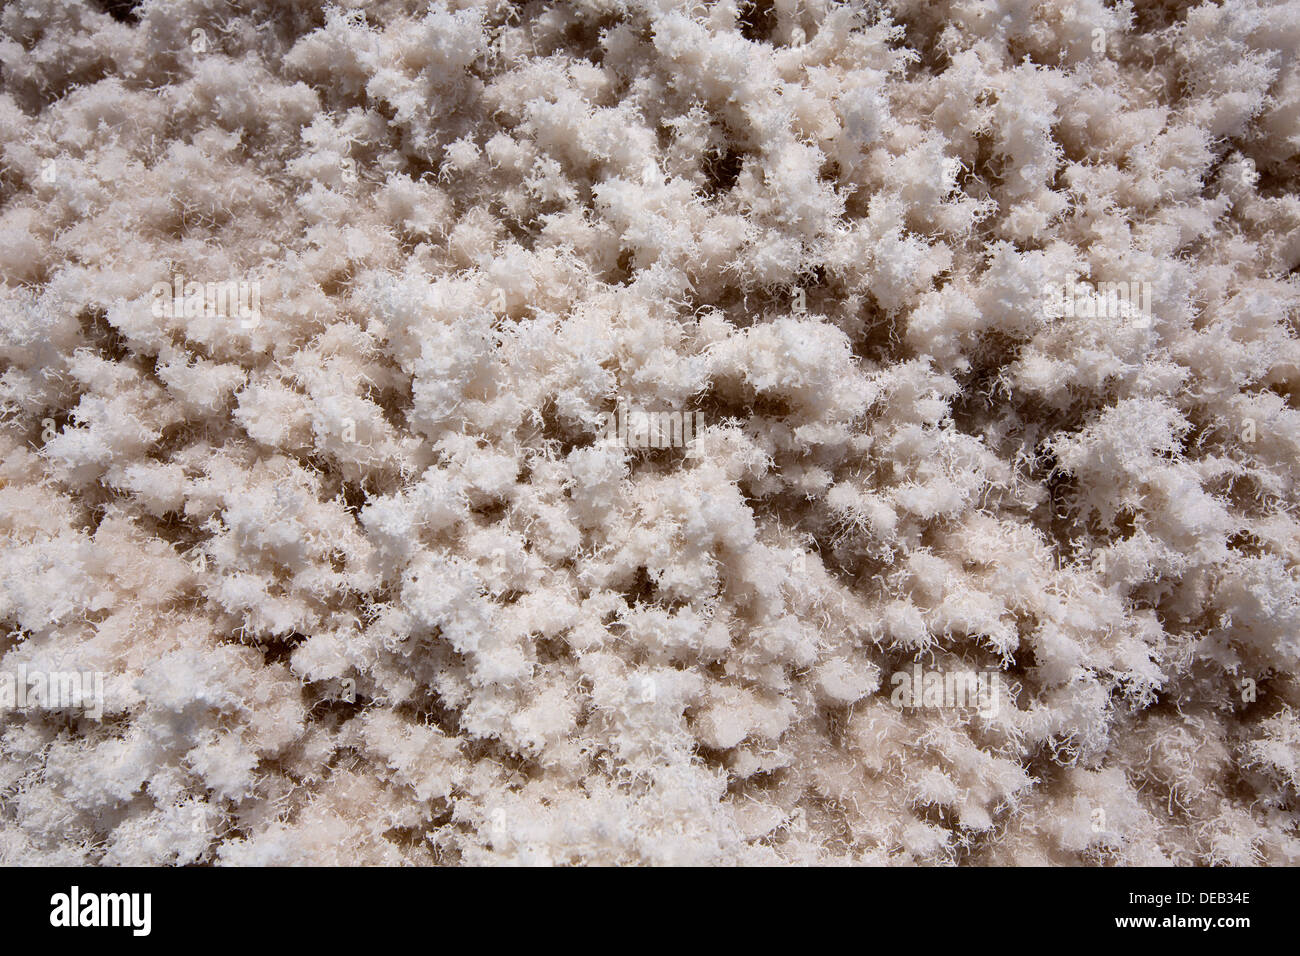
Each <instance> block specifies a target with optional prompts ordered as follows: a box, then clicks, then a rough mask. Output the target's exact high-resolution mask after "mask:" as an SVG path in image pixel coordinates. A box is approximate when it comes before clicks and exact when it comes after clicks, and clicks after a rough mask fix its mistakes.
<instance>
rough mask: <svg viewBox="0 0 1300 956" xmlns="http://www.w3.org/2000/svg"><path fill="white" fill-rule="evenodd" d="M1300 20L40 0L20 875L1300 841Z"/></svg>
mask: <svg viewBox="0 0 1300 956" xmlns="http://www.w3.org/2000/svg"><path fill="white" fill-rule="evenodd" d="M1298 50H1300V2H1297V0H1285V2H1270V0H1224V2H1222V3H1209V2H1207V3H1203V4H1201V5H1187V4H1182V3H1172V2H1168V3H1161V2H1155V3H1147V2H1139V3H1130V2H1119V3H1113V4H1107V3H1103V2H1101V0H1072V2H1066V0H1052V2H1043V3H1033V2H1028V0H890V2H847V3H838V2H830V0H801V2H798V3H795V2H793V0H758V2H747V0H745V2H742V0H718V2H715V3H702V2H699V3H692V2H685V0H575V2H570V3H558V2H557V3H546V2H541V0H532V2H527V3H515V4H512V3H507V2H504V0H436V2H433V3H424V2H414V0H381V2H376V3H366V4H361V3H354V2H344V3H339V4H337V5H332V6H327V7H321V6H320V5H318V4H314V3H306V2H301V3H297V2H295V3H283V2H272V0H261V2H255V3H245V4H241V5H239V6H238V7H237V8H236V7H231V6H230V5H228V4H227V3H225V2H223V0H144V2H142V3H138V4H134V5H133V4H130V3H101V4H96V3H91V2H74V0H16V2H11V3H8V4H6V5H5V6H4V7H3V11H2V12H0V76H2V77H3V78H2V79H0V236H2V237H3V239H2V241H0V279H3V285H2V286H0V458H2V460H3V463H2V464H0V622H2V623H3V635H4V636H3V638H0V670H3V671H4V672H6V673H11V674H16V673H19V672H20V669H23V670H22V673H29V672H41V673H51V674H53V673H62V672H73V671H75V672H77V673H83V672H85V673H91V672H93V673H95V674H102V675H103V690H102V694H103V700H102V714H100V715H99V719H94V718H93V717H92V716H91V715H90V714H89V713H88V712H87V711H86V709H85V708H78V707H63V708H56V707H51V706H25V707H20V706H17V705H16V704H12V705H9V706H0V862H5V863H63V864H84V863H102V864H111V865H116V864H157V863H171V864H189V863H196V862H207V863H218V864H236V865H238V864H288V863H312V864H333V863H348V864H354V863H363V864H397V863H409V864H435V863H459V864H495V863H539V864H547V863H550V864H688V863H689V864H739V863H759V864H763V863H767V864H798V863H972V864H1011V863H1058V864H1101V863H1124V864H1154V863H1175V864H1220V863H1221V864H1280V865H1294V864H1296V863H1297V862H1300V830H1298V829H1297V827H1298V824H1300V817H1298V816H1297V812H1298V810H1297V800H1298V799H1300V717H1298V713H1300V684H1297V678H1296V668H1297V664H1298V663H1300V574H1298V573H1297V562H1298V561H1300V527H1298V526H1297V520H1296V514H1295V512H1296V503H1297V499H1298V498H1300V495H1298V494H1297V480H1298V479H1300V464H1298V462H1300V411H1297V409H1296V408H1295V404H1296V397H1297V387H1298V383H1300V344H1298V342H1297V337H1296V320H1297V315H1298V314H1300V288H1298V287H1297V283H1296V280H1295V276H1294V270H1295V268H1296V266H1297V264H1300V196H1297V191H1296V184H1297V181H1298V179H1297V174H1298V173H1300V169H1298V167H1297V162H1298V160H1300V60H1298V59H1297V51H1298ZM1102 283H1109V284H1112V285H1113V284H1119V283H1124V284H1127V285H1126V286H1125V287H1126V288H1132V289H1135V290H1136V289H1138V288H1139V287H1140V288H1141V290H1142V292H1143V293H1144V294H1143V295H1141V296H1139V295H1137V294H1136V292H1135V295H1134V302H1133V303H1132V304H1126V305H1125V307H1123V308H1114V307H1108V305H1107V303H1106V301H1105V296H1104V294H1103V292H1102V287H1101V285H1100V284H1102ZM191 284H192V285H191ZM168 287H172V288H174V289H176V290H178V294H177V295H174V296H170V297H169V296H168V294H167V291H166V290H167V289H168ZM250 288H251V289H253V290H254V291H255V292H256V293H257V296H256V309H255V314H253V312H250V311H247V310H246V307H247V306H248V305H249V304H250V303H249V299H250V298H251V297H249V296H246V295H245V296H243V297H237V296H234V295H233V292H232V294H231V295H228V296H225V297H224V299H223V296H222V290H223V289H227V290H234V289H241V290H243V291H245V292H246V291H247V290H248V289H250ZM1081 288H1082V289H1085V290H1092V289H1096V290H1097V294H1096V296H1095V297H1094V296H1093V293H1092V292H1091V291H1085V292H1084V293H1083V294H1082V297H1081V298H1080V296H1079V295H1078V294H1076V295H1075V297H1074V300H1073V301H1071V302H1070V303H1069V306H1070V308H1069V309H1068V310H1067V309H1065V308H1063V307H1061V305H1060V304H1059V302H1057V304H1053V303H1054V301H1057V300H1059V299H1061V296H1060V295H1057V296H1056V299H1055V300H1054V299H1053V297H1052V295H1051V294H1049V293H1050V291H1051V290H1053V289H1056V290H1063V289H1070V290H1075V291H1076V293H1077V290H1078V289H1081ZM187 290H189V293H192V294H188V293H187ZM214 290H215V292H214ZM1094 298H1095V300H1096V301H1094ZM214 301H215V307H214ZM223 303H224V307H223ZM1147 303H1149V305H1148V304H1147ZM1138 304H1140V305H1142V308H1141V309H1140V310H1139V309H1137V308H1136V306H1137V305H1138ZM1130 306H1131V307H1130ZM1067 313H1068V314H1067ZM620 403H622V404H624V405H626V406H627V407H630V408H639V409H646V410H650V411H656V410H662V411H664V412H669V413H674V414H681V415H689V416H691V419H690V420H691V421H692V422H698V423H699V425H700V427H698V428H696V429H695V431H694V435H693V440H692V443H691V445H692V447H691V448H690V449H689V451H690V454H687V453H686V452H687V450H686V449H683V448H678V447H671V446H670V447H629V445H628V443H626V442H620V441H619V440H617V438H616V436H615V435H613V434H611V432H610V429H608V428H607V427H606V423H607V422H608V421H609V420H610V417H609V416H610V415H611V413H613V412H614V410H615V409H616V408H617V407H619V405H620ZM922 669H923V671H924V672H925V673H937V674H939V675H941V676H942V675H944V674H952V673H957V672H961V673H969V674H975V673H978V674H980V675H981V681H983V680H984V679H985V678H986V677H994V678H996V679H997V681H996V687H997V688H999V691H998V693H999V695H1000V696H998V697H997V698H996V700H995V702H997V701H1000V705H999V706H994V707H988V706H980V707H974V706H958V705H954V704H953V702H952V701H951V700H949V699H943V700H939V699H938V698H936V700H937V701H938V702H937V703H935V702H932V701H929V700H914V701H912V702H911V703H910V704H900V703H899V702H897V701H896V700H895V699H894V697H893V690H894V686H895V685H894V680H893V678H894V677H895V675H911V674H913V672H914V670H915V673H916V675H917V677H916V682H915V685H916V689H917V696H918V697H920V696H921V695H922V694H923V693H926V691H925V682H924V680H922V677H921V675H922ZM909 686H910V684H909ZM979 686H980V687H981V688H983V687H984V686H985V685H984V683H981V684H980V685H979ZM989 686H990V687H992V686H994V684H993V683H992V682H991V681H990V683H989ZM982 703H987V701H984V702H982ZM3 704H4V702H3V701H0V705H3Z"/></svg>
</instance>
